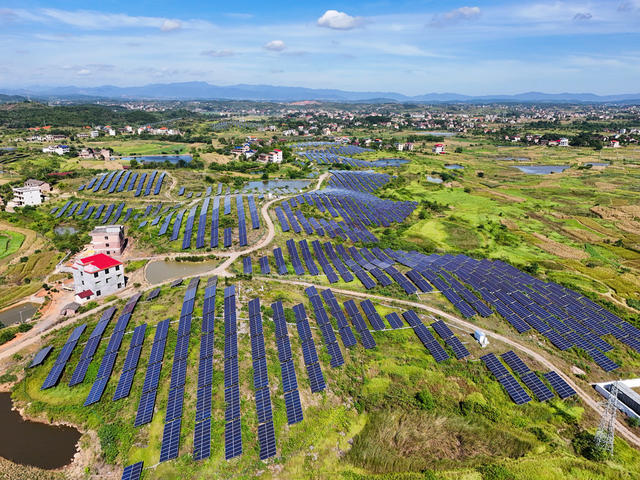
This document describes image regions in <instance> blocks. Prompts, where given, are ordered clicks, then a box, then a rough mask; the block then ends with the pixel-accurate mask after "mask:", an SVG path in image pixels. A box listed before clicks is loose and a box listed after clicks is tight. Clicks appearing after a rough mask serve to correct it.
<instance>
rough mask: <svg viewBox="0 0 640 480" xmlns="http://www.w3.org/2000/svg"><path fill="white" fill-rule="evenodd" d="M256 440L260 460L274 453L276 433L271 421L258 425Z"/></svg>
mask: <svg viewBox="0 0 640 480" xmlns="http://www.w3.org/2000/svg"><path fill="white" fill-rule="evenodd" d="M258 442H259V444H260V460H266V459H267V458H270V457H274V456H275V455H276V435H275V431H274V429H273V422H267V423H263V424H261V425H258Z"/></svg>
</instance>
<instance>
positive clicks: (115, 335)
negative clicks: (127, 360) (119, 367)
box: [84, 293, 142, 407]
mask: <svg viewBox="0 0 640 480" xmlns="http://www.w3.org/2000/svg"><path fill="white" fill-rule="evenodd" d="M141 296H142V294H140V293H138V294H136V295H134V296H133V297H131V298H130V299H129V300H128V301H127V303H126V305H125V306H124V308H123V309H122V312H121V313H120V316H119V317H118V320H117V322H116V326H115V327H114V328H113V332H112V333H111V338H109V343H108V344H107V348H106V350H105V353H104V356H103V357H102V361H101V362H100V367H99V368H98V374H97V375H96V379H95V381H94V382H93V385H92V386H91V391H90V392H89V395H87V398H86V400H85V401H84V406H85V407H87V406H89V405H93V404H94V403H97V402H99V401H100V399H101V398H102V394H103V393H104V391H105V389H106V388H107V383H109V378H111V373H112V372H113V367H114V365H115V363H116V358H117V357H118V351H120V345H121V344H122V338H123V337H124V333H125V331H126V330H127V326H128V325H129V320H131V315H132V314H133V310H134V309H135V308H136V305H137V304H138V300H140V297H141Z"/></svg>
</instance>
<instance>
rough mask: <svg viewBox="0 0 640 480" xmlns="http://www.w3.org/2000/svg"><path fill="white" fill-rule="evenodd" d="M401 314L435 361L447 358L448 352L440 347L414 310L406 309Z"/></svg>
mask: <svg viewBox="0 0 640 480" xmlns="http://www.w3.org/2000/svg"><path fill="white" fill-rule="evenodd" d="M402 316H403V317H404V319H405V321H406V322H407V323H408V324H409V326H410V327H411V328H413V332H414V333H415V334H416V337H418V338H419V339H420V341H421V342H422V344H423V345H424V346H425V348H426V349H427V350H429V353H431V355H432V356H433V358H434V359H435V361H436V362H442V361H444V360H448V359H449V354H448V353H447V352H446V351H445V350H444V348H442V345H440V344H439V343H438V341H437V340H436V339H435V337H434V336H433V335H432V334H431V332H430V331H429V329H428V328H427V327H426V326H425V324H424V323H422V320H420V317H418V315H417V314H416V312H414V311H413V310H407V311H406V312H404V313H403V314H402Z"/></svg>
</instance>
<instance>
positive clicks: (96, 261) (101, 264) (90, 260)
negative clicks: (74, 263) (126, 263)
mask: <svg viewBox="0 0 640 480" xmlns="http://www.w3.org/2000/svg"><path fill="white" fill-rule="evenodd" d="M80 263H82V264H83V265H93V266H94V267H96V268H97V269H98V270H104V269H105V268H110V267H115V266H116V265H122V262H121V261H119V260H116V259H115V258H112V257H110V256H109V255H105V254H104V253H98V254H96V255H91V256H90V257H85V258H81V259H80Z"/></svg>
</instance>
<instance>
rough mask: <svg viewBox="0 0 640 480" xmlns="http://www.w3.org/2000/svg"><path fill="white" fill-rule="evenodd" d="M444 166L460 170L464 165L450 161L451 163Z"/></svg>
mask: <svg viewBox="0 0 640 480" xmlns="http://www.w3.org/2000/svg"><path fill="white" fill-rule="evenodd" d="M444 168H446V169H447V170H462V169H463V168H464V167H463V166H462V165H459V164H457V163H451V164H448V165H445V166H444Z"/></svg>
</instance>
